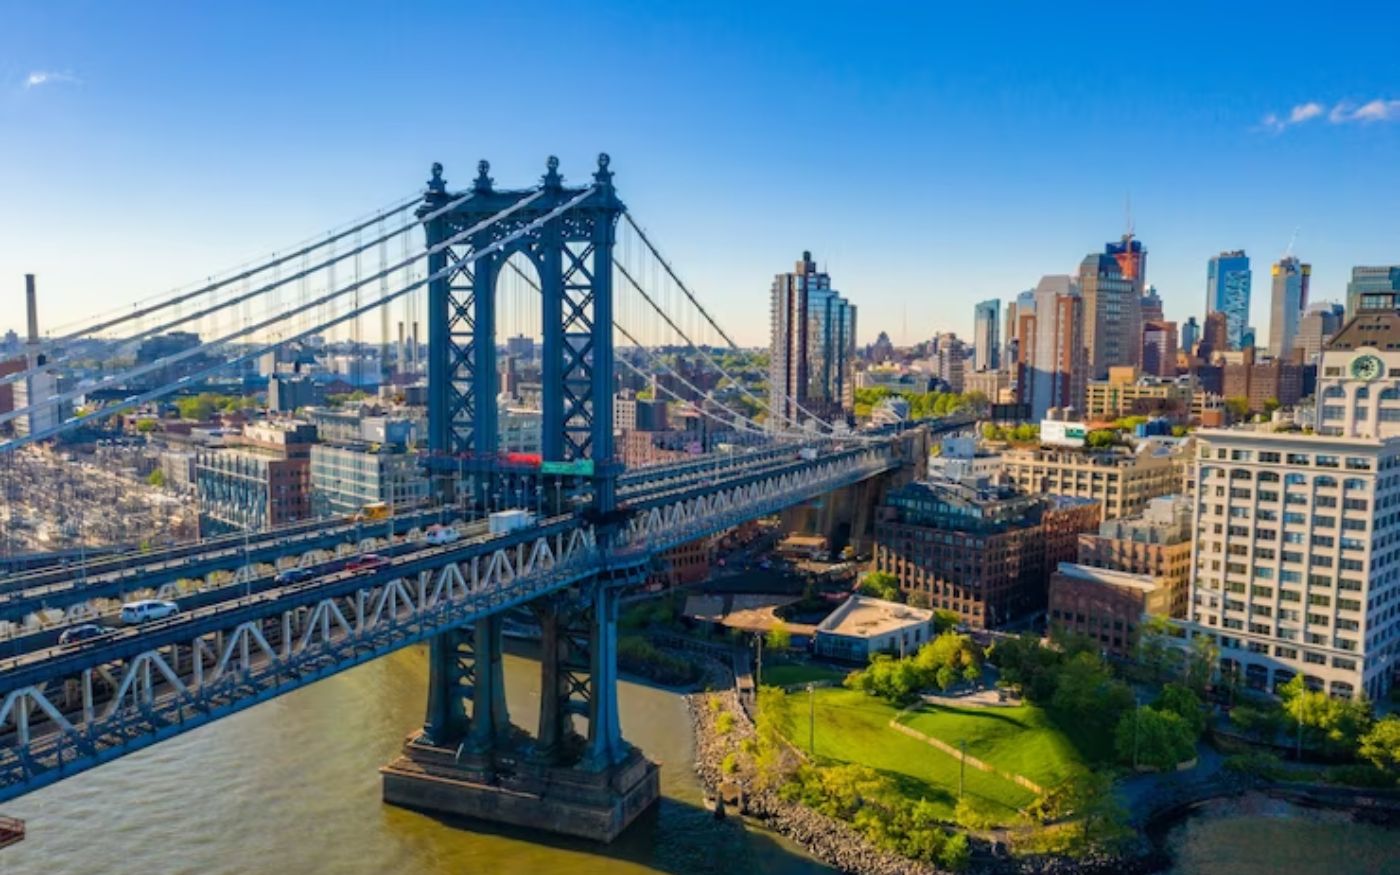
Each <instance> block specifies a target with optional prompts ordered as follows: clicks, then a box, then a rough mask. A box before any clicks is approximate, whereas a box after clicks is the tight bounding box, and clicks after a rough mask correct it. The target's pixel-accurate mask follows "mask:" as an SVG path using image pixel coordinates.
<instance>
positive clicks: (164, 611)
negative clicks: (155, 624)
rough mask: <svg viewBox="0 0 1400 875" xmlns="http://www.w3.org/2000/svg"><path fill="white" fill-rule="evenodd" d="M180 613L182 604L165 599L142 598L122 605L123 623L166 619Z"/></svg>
mask: <svg viewBox="0 0 1400 875" xmlns="http://www.w3.org/2000/svg"><path fill="white" fill-rule="evenodd" d="M178 613H180V606H179V605H177V604H175V603H174V602H170V601H165V600H164V599H141V600H140V601H135V602H127V603H126V604H124V605H122V622H123V623H146V622H149V621H151V620H164V619H165V618H166V617H173V616H175V615H176V614H178Z"/></svg>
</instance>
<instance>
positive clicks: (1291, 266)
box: [1269, 255, 1312, 358]
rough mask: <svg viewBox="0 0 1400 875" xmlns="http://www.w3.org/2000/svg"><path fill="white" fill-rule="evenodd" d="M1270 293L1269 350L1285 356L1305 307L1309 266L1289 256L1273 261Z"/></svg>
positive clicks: (1296, 335)
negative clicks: (1271, 289) (1271, 291)
mask: <svg viewBox="0 0 1400 875" xmlns="http://www.w3.org/2000/svg"><path fill="white" fill-rule="evenodd" d="M1272 274H1273V286H1274V287H1273V293H1272V296H1271V297H1270V299H1269V352H1270V353H1271V354H1272V355H1274V356H1276V357H1278V358H1287V357H1288V356H1289V354H1290V353H1291V352H1292V351H1293V344H1294V342H1295V341H1296V340H1297V338H1298V320H1299V319H1300V318H1301V317H1302V315H1303V310H1304V309H1305V308H1306V307H1307V306H1308V283H1309V281H1310V280H1311V278H1312V265H1311V264H1303V263H1302V262H1301V261H1299V260H1298V259H1297V258H1295V257H1293V256H1292V255H1285V256H1284V257H1283V258H1281V259H1279V260H1278V261H1276V262H1274V266H1273V268H1272Z"/></svg>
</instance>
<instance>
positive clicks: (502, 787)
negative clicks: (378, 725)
mask: <svg viewBox="0 0 1400 875" xmlns="http://www.w3.org/2000/svg"><path fill="white" fill-rule="evenodd" d="M379 771H380V774H382V775H383V776H384V801H385V802H388V803H390V804H392V805H401V806H403V807H405V808H412V809H415V810H418V811H428V812H433V813H438V814H450V815H456V816H460V817H472V818H478V819H480V820H487V821H492V822H495V823H506V824H511V825H513V826H521V827H528V828H530V829H543V830H548V831H549V832H554V833H560V834H563V835H570V836H578V837H581V838H586V839H592V840H594V841H599V842H611V841H612V840H613V839H615V838H617V836H618V835H619V834H621V833H622V831H623V830H625V829H626V828H627V826H628V825H629V824H631V823H632V821H633V820H636V818H637V816H638V815H640V814H641V813H642V812H643V811H645V810H646V809H647V808H649V807H650V806H651V805H652V803H654V802H655V801H656V800H657V798H658V797H659V796H660V795H661V773H660V769H659V767H658V766H657V764H656V763H654V762H652V761H650V760H648V759H647V758H646V757H644V756H642V754H641V752H640V751H638V750H636V749H635V748H634V749H632V751H631V754H630V755H629V756H628V758H627V759H626V760H625V761H623V762H622V763H620V764H618V765H615V766H612V767H611V768H609V769H607V770H605V771H600V772H592V771H586V770H584V769H581V768H578V767H566V766H550V765H541V764H538V763H532V762H529V761H528V760H527V758H525V757H523V756H522V757H514V756H506V755H503V754H500V753H497V754H495V755H486V756H477V755H472V754H463V755H462V756H460V757H459V756H458V751H456V750H454V749H450V748H442V747H435V746H433V745H429V744H425V743H424V742H423V741H422V740H421V738H420V737H419V736H418V735H417V734H415V735H413V736H410V737H409V738H408V740H407V741H406V742H405V743H404V752H403V754H402V755H401V756H399V757H398V758H396V759H395V760H394V761H393V762H391V763H389V764H388V765H386V766H384V767H383V768H381V769H380V770H379Z"/></svg>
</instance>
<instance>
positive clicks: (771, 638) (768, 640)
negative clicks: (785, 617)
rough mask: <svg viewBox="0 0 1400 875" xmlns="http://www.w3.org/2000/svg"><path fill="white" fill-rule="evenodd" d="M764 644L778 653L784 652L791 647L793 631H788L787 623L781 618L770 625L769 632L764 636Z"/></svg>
mask: <svg viewBox="0 0 1400 875" xmlns="http://www.w3.org/2000/svg"><path fill="white" fill-rule="evenodd" d="M763 645H764V646H765V647H767V648H768V649H769V650H772V651H774V652H777V653H783V652H785V651H786V650H787V649H788V648H789V647H791V646H792V633H791V632H789V631H788V627H787V624H786V623H784V622H783V621H782V620H779V621H778V622H776V623H774V624H773V625H772V626H770V627H769V628H768V632H767V634H765V635H764V636H763Z"/></svg>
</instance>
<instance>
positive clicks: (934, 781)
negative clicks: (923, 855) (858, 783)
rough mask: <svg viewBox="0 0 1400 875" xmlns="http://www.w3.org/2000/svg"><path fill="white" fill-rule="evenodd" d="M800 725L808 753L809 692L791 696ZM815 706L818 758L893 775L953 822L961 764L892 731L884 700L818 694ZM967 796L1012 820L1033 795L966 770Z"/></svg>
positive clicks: (841, 692) (890, 709)
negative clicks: (856, 764) (1012, 816)
mask: <svg viewBox="0 0 1400 875" xmlns="http://www.w3.org/2000/svg"><path fill="white" fill-rule="evenodd" d="M790 696H791V698H792V703H793V714H794V718H795V721H794V722H795V724H796V725H795V726H794V727H793V741H794V742H795V743H796V744H797V746H798V747H800V748H802V749H803V750H804V751H805V750H807V744H808V703H807V694H806V693H792V694H790ZM815 704H816V746H817V750H816V753H817V758H818V759H819V760H823V761H838V762H848V763H861V764H863V765H867V766H870V767H871V768H874V769H878V770H879V771H881V772H884V773H885V774H887V775H889V776H890V777H891V778H893V779H894V780H895V781H896V782H897V783H898V784H899V785H900V789H901V791H902V792H903V793H904V794H905V795H906V796H908V797H909V798H911V799H919V798H923V799H927V800H928V801H929V802H931V803H933V804H935V805H937V806H938V807H939V809H940V815H941V816H943V817H947V818H951V817H952V815H953V809H954V807H955V806H956V805H957V802H958V770H959V768H960V764H959V763H958V761H957V760H956V759H954V758H953V757H951V756H949V755H948V754H946V753H943V752H942V751H940V750H937V749H935V748H933V747H931V746H929V745H927V744H924V743H923V742H921V741H919V740H917V739H913V738H910V737H909V736H907V735H903V734H901V733H899V732H896V731H895V730H893V729H891V728H890V727H889V722H890V720H891V719H892V718H893V717H894V716H895V714H897V713H898V709H896V708H895V707H894V706H892V705H890V704H888V703H886V702H885V701H884V700H883V699H878V698H876V697H874V696H870V695H867V694H865V693H862V692H859V691H856V690H845V689H838V688H825V689H818V690H817V691H816V693H815ZM966 792H967V794H968V795H969V796H971V797H973V798H975V799H976V800H977V801H979V802H980V803H981V804H982V805H983V807H987V808H990V809H993V810H998V811H1001V812H1004V813H1005V814H1006V815H1007V816H1008V817H1010V816H1011V815H1012V814H1014V813H1015V811H1016V810H1017V809H1019V808H1023V807H1025V806H1026V805H1028V804H1029V803H1030V802H1031V801H1032V800H1033V799H1034V796H1033V794H1032V793H1031V792H1030V791H1029V790H1026V789H1024V788H1022V787H1020V786H1019V785H1017V784H1014V783H1012V782H1011V781H1008V780H1006V779H1004V778H1001V777H999V776H997V775H995V774H988V773H986V772H982V771H979V770H977V769H973V768H969V769H967V785H966Z"/></svg>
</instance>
